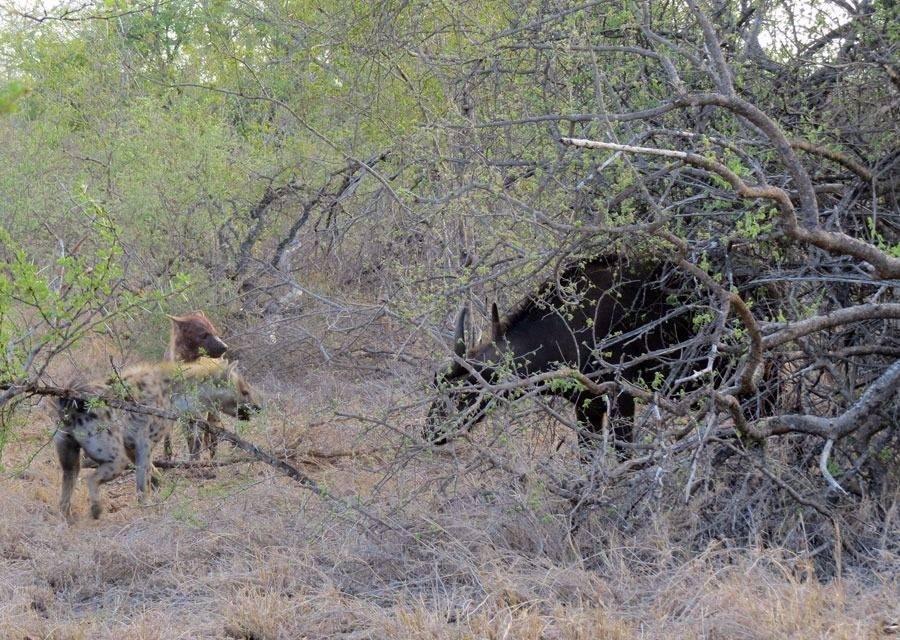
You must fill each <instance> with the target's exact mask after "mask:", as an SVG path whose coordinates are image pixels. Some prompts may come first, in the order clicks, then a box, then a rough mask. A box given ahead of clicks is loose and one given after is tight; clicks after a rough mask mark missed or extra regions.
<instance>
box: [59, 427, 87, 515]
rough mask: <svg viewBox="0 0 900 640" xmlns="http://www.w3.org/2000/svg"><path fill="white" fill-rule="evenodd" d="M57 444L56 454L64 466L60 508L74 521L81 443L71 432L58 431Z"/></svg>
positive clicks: (60, 464) (63, 513)
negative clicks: (75, 491) (74, 502)
mask: <svg viewBox="0 0 900 640" xmlns="http://www.w3.org/2000/svg"><path fill="white" fill-rule="evenodd" d="M53 442H54V444H55V445H56V455H57V457H59V466H60V467H61V468H62V476H63V477H62V492H61V493H60V497H59V510H60V511H61V512H62V515H63V517H64V518H65V519H66V520H67V521H69V522H71V521H72V492H73V491H74V490H75V483H76V482H77V481H78V472H79V471H81V445H79V444H78V441H77V440H75V437H74V436H72V434H71V433H67V432H65V431H62V430H60V431H57V432H56V436H54V438H53Z"/></svg>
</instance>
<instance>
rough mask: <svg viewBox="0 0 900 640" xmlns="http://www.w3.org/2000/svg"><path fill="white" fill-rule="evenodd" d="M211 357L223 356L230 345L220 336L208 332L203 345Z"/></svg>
mask: <svg viewBox="0 0 900 640" xmlns="http://www.w3.org/2000/svg"><path fill="white" fill-rule="evenodd" d="M201 348H202V349H203V351H204V352H205V353H206V355H208V356H209V357H210V358H221V357H222V356H223V355H225V352H226V351H228V345H227V344H225V341H224V340H222V338H220V337H219V336H216V335H213V334H208V335H207V337H206V339H205V340H204V341H203V345H202V347H201Z"/></svg>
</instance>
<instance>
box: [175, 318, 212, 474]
mask: <svg viewBox="0 0 900 640" xmlns="http://www.w3.org/2000/svg"><path fill="white" fill-rule="evenodd" d="M169 320H171V321H172V330H171V332H170V334H169V348H168V349H167V350H166V355H165V359H166V360H168V361H170V362H194V361H195V360H197V359H198V358H201V357H203V356H208V357H210V358H220V357H222V356H223V355H225V352H226V351H227V350H228V345H227V344H225V342H224V341H223V340H222V338H221V336H220V335H219V330H218V329H216V327H215V325H213V323H212V322H210V320H209V318H207V317H206V314H205V313H203V312H202V311H199V310H198V311H191V312H190V313H186V314H184V315H182V316H169ZM206 421H207V422H210V423H213V424H218V423H219V416H218V415H217V414H216V413H210V414H208V415H207V416H206ZM183 427H184V437H185V439H186V440H187V445H188V452H189V454H190V458H191V460H196V459H197V458H198V457H199V456H200V449H201V447H203V448H205V449H206V450H207V451H209V457H210V458H213V457H215V455H216V445H217V444H218V441H217V440H216V438H215V437H214V436H213V435H212V434H211V433H209V432H208V431H203V430H202V429H200V427H199V425H197V423H196V422H194V421H190V422H187V423H185V424H184V425H183ZM201 439H202V444H201ZM163 456H164V457H165V458H166V459H167V460H171V458H172V436H171V434H166V437H165V438H164V439H163Z"/></svg>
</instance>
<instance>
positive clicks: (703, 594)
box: [0, 356, 900, 640]
mask: <svg viewBox="0 0 900 640" xmlns="http://www.w3.org/2000/svg"><path fill="white" fill-rule="evenodd" d="M103 359H104V358H101V357H100V356H97V360H98V362H99V361H102V360H103ZM262 384H263V386H264V387H265V388H266V389H267V391H268V393H269V396H270V408H269V411H268V414H267V415H266V416H265V418H264V419H263V420H259V421H257V422H255V423H253V424H252V425H251V426H250V427H248V430H247V432H246V436H247V437H248V438H249V439H251V440H253V441H254V442H257V443H259V444H261V445H264V446H266V447H268V448H270V449H272V450H274V451H280V452H284V453H292V454H296V453H297V452H303V451H308V450H314V451H316V452H319V453H323V452H324V453H327V452H347V451H350V450H360V451H371V450H376V449H377V450H378V451H379V453H378V454H377V455H372V456H359V457H349V456H348V457H335V458H309V457H307V458H304V457H303V456H300V457H297V458H295V461H296V462H297V463H298V464H302V465H303V468H304V470H305V471H306V472H307V473H310V474H311V475H312V476H314V477H315V478H316V480H317V481H318V482H320V483H321V484H322V485H323V486H324V487H327V488H328V490H329V491H331V492H332V493H333V494H334V495H336V496H338V497H340V498H351V497H356V496H358V497H360V498H361V500H362V502H363V503H364V504H365V505H366V506H367V508H368V509H370V510H371V511H373V512H377V513H378V514H379V515H380V516H382V517H384V518H386V519H388V520H389V521H390V522H391V524H392V525H394V526H395V527H396V528H397V530H396V531H379V530H376V529H375V528H373V526H372V524H371V523H370V522H367V521H366V520H365V519H360V518H359V516H358V515H357V514H355V513H353V512H350V511H347V510H346V509H344V508H341V507H340V506H339V505H338V504H336V503H325V502H323V501H322V500H320V499H318V498H316V497H315V496H312V495H311V494H310V493H308V492H306V491H304V490H303V489H301V488H300V487H298V486H297V485H296V484H294V483H292V482H291V481H289V480H287V479H285V478H283V477H279V476H278V475H276V474H275V473H273V471H272V470H271V469H269V468H268V467H265V466H263V465H258V464H252V465H251V464H236V465H231V466H227V467H223V468H220V469H218V470H217V471H216V474H215V477H214V478H203V477H200V475H199V474H197V473H196V472H193V473H191V472H188V471H184V470H181V471H178V470H173V471H169V472H167V473H166V481H165V484H164V486H163V488H162V490H161V491H160V492H159V493H158V494H157V500H156V502H155V503H153V504H148V505H147V506H145V507H138V506H137V504H136V503H135V499H134V492H133V484H132V483H133V478H132V477H131V476H126V477H125V478H122V479H120V480H119V481H117V482H115V483H113V484H112V485H111V486H108V488H107V489H106V501H107V503H108V504H109V505H110V510H109V512H108V513H105V514H104V516H103V518H102V519H101V520H100V521H92V520H90V519H89V518H88V517H87V508H86V502H87V501H86V495H85V492H84V488H83V487H82V486H79V491H78V493H77V494H76V499H75V505H76V512H77V513H79V515H80V518H81V519H80V520H79V521H78V522H77V523H76V524H75V525H74V526H72V527H67V526H66V525H65V524H64V522H63V520H62V518H61V517H60V516H59V514H58V512H57V509H56V501H57V499H58V492H59V473H58V469H57V466H56V461H55V459H54V458H53V455H52V454H53V452H52V448H50V447H47V446H44V445H45V444H46V442H47V439H48V435H49V434H50V432H51V429H52V424H51V422H50V420H49V418H48V417H47V416H46V415H45V411H44V410H43V409H35V410H34V411H32V412H31V413H30V414H29V415H27V416H24V419H25V421H26V423H27V424H24V425H23V426H22V427H21V428H20V429H17V431H16V433H17V435H18V437H17V439H16V440H15V441H14V442H12V443H11V444H10V445H9V447H8V449H7V450H6V451H5V453H4V464H5V465H6V472H4V475H3V476H2V485H0V513H2V514H3V515H2V518H0V638H10V639H16V638H23V639H24V638H59V639H77V638H91V639H92V640H95V639H98V638H136V639H148V640H149V639H154V640H155V639H166V640H169V639H173V638H245V639H259V640H263V639H265V640H276V639H293V638H334V637H340V638H416V639H423V640H424V639H444V638H446V639H451V638H453V639H464V638H497V639H500V638H509V639H518V640H530V639H534V640H537V639H552V638H571V639H580V638H583V639H585V640H588V639H591V638H611V639H616V638H672V639H675V638H804V639H806V638H846V639H848V640H849V639H854V640H855V639H857V638H878V637H882V634H883V629H884V625H885V623H890V622H896V621H897V620H898V618H900V597H898V577H897V576H896V575H890V574H888V575H878V574H874V575H873V574H871V573H870V574H867V575H864V576H856V575H853V574H852V573H851V572H847V575H844V576H843V578H842V579H841V580H833V581H830V582H827V583H823V582H821V581H818V580H816V579H815V576H814V575H813V571H812V569H811V568H810V565H809V563H808V561H806V560H805V559H804V558H803V557H798V556H794V555H791V554H789V553H787V552H786V551H783V550H778V549H775V550H772V549H768V550H763V549H759V548H740V549H735V548H728V549H725V548H723V547H721V546H718V545H711V546H710V547H708V548H706V549H704V550H699V551H694V552H690V551H689V550H685V549H678V548H674V547H673V545H674V544H676V543H673V542H672V541H671V540H672V537H671V536H670V533H669V527H670V526H674V525H672V524H671V523H668V522H666V521H665V520H664V519H661V520H660V521H659V522H657V523H655V524H654V526H648V527H645V528H644V529H642V530H641V531H642V533H640V534H638V535H632V536H630V537H626V536H618V535H616V534H615V532H613V533H611V534H610V536H609V538H608V540H613V541H614V543H608V544H607V546H605V547H604V548H602V549H597V550H596V553H595V554H593V557H588V556H586V555H585V553H584V548H585V543H584V541H579V540H573V539H572V537H571V536H569V534H568V531H567V527H566V523H565V520H564V518H561V517H558V515H557V514H558V512H559V509H558V508H557V507H558V505H555V504H553V502H552V500H550V499H549V498H546V497H540V496H539V498H540V499H536V497H535V493H534V488H533V487H527V486H511V485H510V483H509V478H508V477H507V476H503V475H501V474H497V473H491V472H486V473H458V472H459V471H460V470H461V469H464V468H465V466H466V464H467V463H468V461H469V458H467V455H468V454H467V450H466V448H465V447H460V448H458V449H457V450H456V451H455V452H453V453H450V454H445V455H437V456H435V455H419V456H409V455H407V454H406V452H405V450H404V449H403V447H401V446H400V445H401V435H400V434H398V433H396V432H393V431H390V430H368V429H367V427H366V425H365V424H363V423H360V422H359V421H355V420H350V419H338V418H337V417H336V413H343V414H365V415H371V416H378V415H380V413H381V412H382V411H388V410H389V409H390V408H392V407H395V406H397V405H398V404H402V403H403V401H404V398H408V396H409V395H410V391H409V388H410V387H409V386H406V385H404V384H402V383H401V382H400V381H397V380H381V381H367V382H364V383H362V382H361V383H348V382H347V381H346V380H344V379H342V378H341V377H340V376H332V375H328V374H324V373H310V374H308V375H307V376H306V377H305V378H304V380H302V381H301V382H300V383H298V384H297V385H296V386H290V387H288V386H287V385H278V384H275V383H271V382H269V383H268V384H267V383H266V381H262ZM420 413H421V412H419V414H420ZM419 414H417V413H416V411H415V410H413V411H412V412H411V413H410V416H409V424H407V425H395V426H398V427H400V428H403V429H413V428H414V426H415V425H417V424H419V422H420V419H421V415H419ZM176 440H177V439H176ZM530 446H533V443H528V444H525V445H523V450H524V451H525V453H523V454H522V455H523V461H522V462H523V464H527V460H524V456H526V455H527V451H528V450H529V447H530ZM182 447H183V444H182ZM222 449H224V451H221V455H223V456H225V457H228V456H229V455H236V454H232V452H231V451H230V450H229V447H227V446H224V447H222ZM304 460H305V462H306V463H305V464H304ZM313 462H314V463H315V464H312V463H313ZM88 473H89V472H88Z"/></svg>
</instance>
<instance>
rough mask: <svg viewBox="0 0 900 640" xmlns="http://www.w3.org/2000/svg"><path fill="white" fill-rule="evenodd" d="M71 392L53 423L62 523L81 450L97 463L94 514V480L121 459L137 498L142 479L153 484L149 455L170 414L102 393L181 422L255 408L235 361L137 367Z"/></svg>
mask: <svg viewBox="0 0 900 640" xmlns="http://www.w3.org/2000/svg"><path fill="white" fill-rule="evenodd" d="M73 391H75V392H76V393H77V395H79V398H62V399H60V400H59V401H58V409H59V415H60V418H61V425H60V427H59V430H58V431H57V433H56V435H55V436H54V442H55V444H56V452H57V455H58V456H59V464H60V466H61V467H62V472H63V480H62V493H61V496H60V501H59V508H60V510H61V511H62V514H63V516H64V517H65V518H66V520H68V521H70V522H71V520H72V515H71V501H72V491H73V490H74V488H75V482H76V480H77V479H78V473H79V471H80V468H81V451H82V450H84V453H85V455H86V456H87V457H89V458H91V459H92V460H94V461H95V462H96V463H97V470H96V471H95V472H94V473H93V474H92V475H91V476H90V477H89V478H88V479H87V484H88V492H89V494H90V501H91V515H92V516H93V517H94V518H99V517H100V513H101V512H102V511H103V509H102V505H101V502H100V485H102V484H104V483H106V482H109V481H110V480H112V479H113V478H115V477H117V476H119V475H121V474H122V472H123V471H124V470H125V467H126V466H127V465H128V462H129V461H131V462H134V465H135V484H136V487H137V494H138V499H139V500H140V501H141V502H143V500H144V498H145V495H146V492H147V488H148V485H149V484H150V483H151V482H152V483H154V484H156V483H157V482H156V469H155V468H154V466H153V461H152V458H151V453H152V452H153V447H154V446H156V444H157V443H158V442H159V441H160V440H161V439H162V438H163V437H164V436H165V435H166V434H167V433H168V432H169V430H170V429H171V428H172V420H171V419H169V418H164V417H161V416H157V415H152V414H151V413H142V412H140V411H135V410H127V409H122V408H117V407H113V406H109V404H108V403H105V402H104V398H106V399H118V400H124V401H127V402H131V403H134V404H136V405H140V406H142V407H147V408H149V409H151V410H153V409H155V410H158V411H162V412H167V413H174V414H176V415H178V416H179V418H180V419H181V420H197V419H201V418H202V416H203V415H204V414H205V413H206V412H209V411H221V412H223V413H226V414H228V415H231V416H234V417H236V418H238V419H240V420H247V419H249V417H250V415H251V414H252V413H254V412H256V411H258V410H259V404H258V402H257V399H256V394H255V393H254V391H253V390H252V389H251V387H250V385H249V384H247V382H246V381H245V380H244V379H243V378H242V377H241V376H240V374H239V373H238V372H237V369H236V367H235V365H234V364H231V363H229V362H228V361H227V360H222V359H213V358H201V359H200V360H197V361H195V362H191V363H179V362H161V363H156V364H142V365H137V366H134V367H130V368H128V369H125V370H124V371H122V372H121V373H120V374H118V375H116V376H112V377H110V378H107V379H106V380H104V381H102V382H93V383H88V384H85V385H81V386H76V387H74V389H73Z"/></svg>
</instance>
